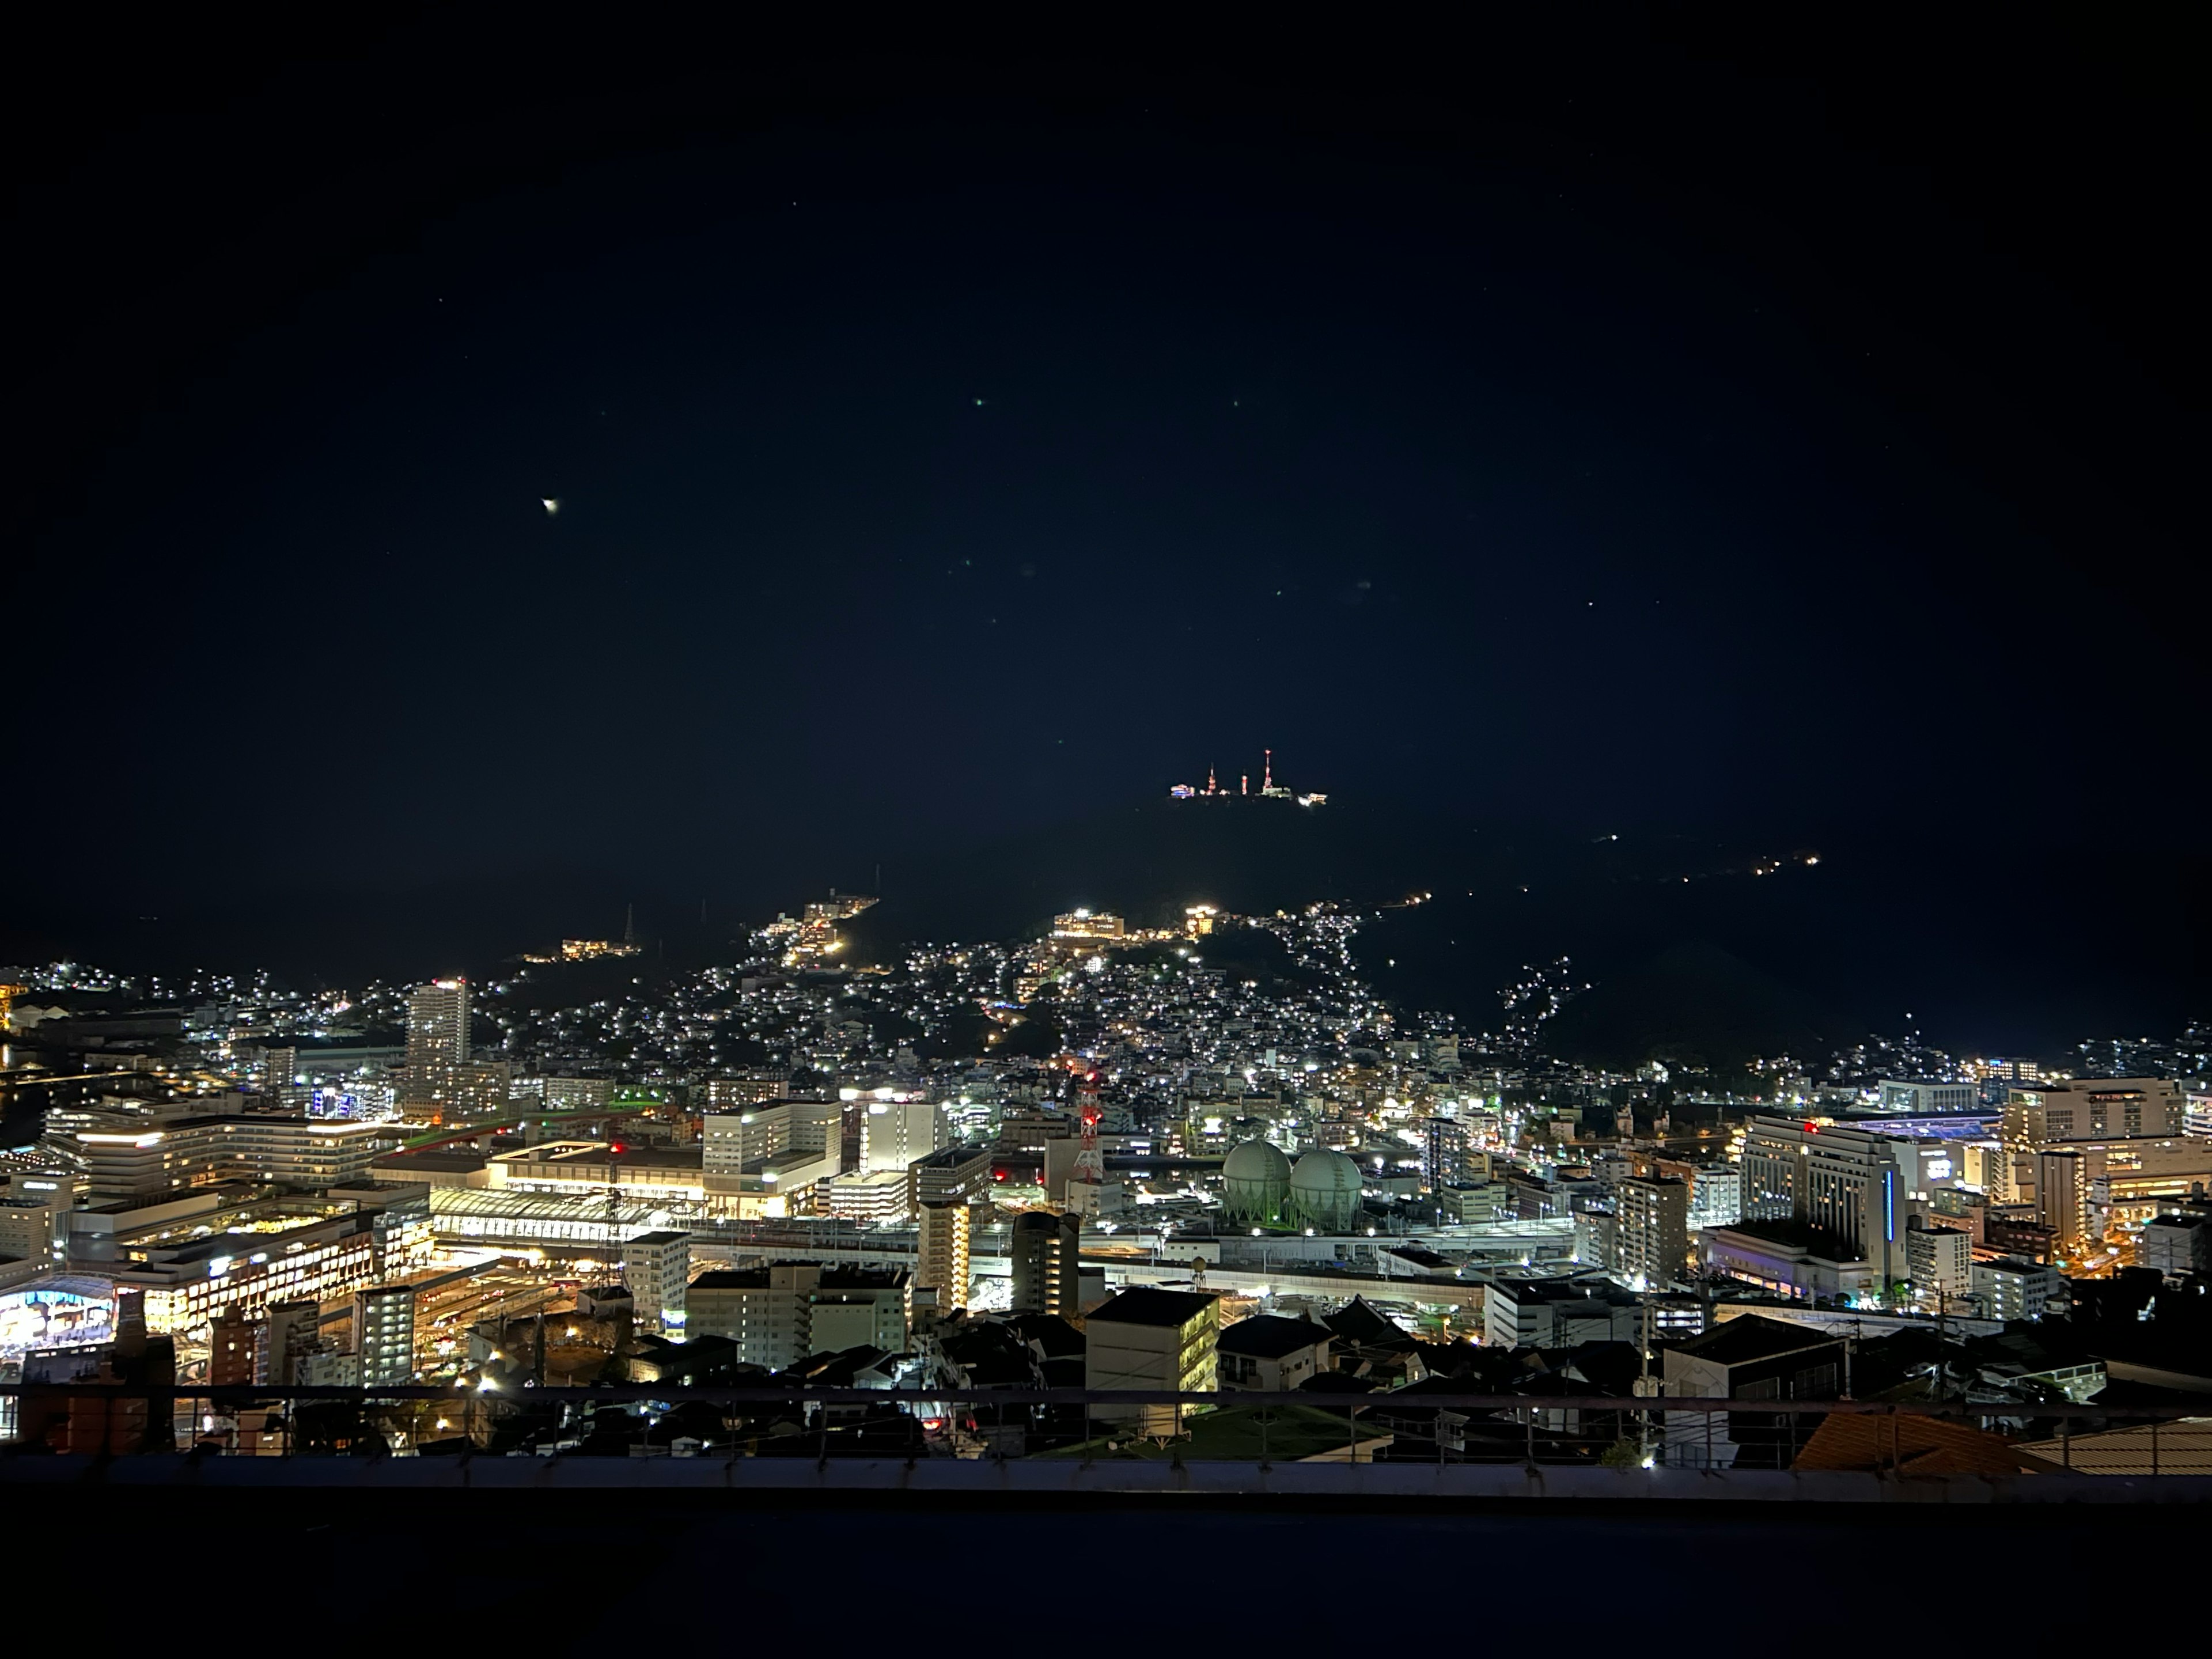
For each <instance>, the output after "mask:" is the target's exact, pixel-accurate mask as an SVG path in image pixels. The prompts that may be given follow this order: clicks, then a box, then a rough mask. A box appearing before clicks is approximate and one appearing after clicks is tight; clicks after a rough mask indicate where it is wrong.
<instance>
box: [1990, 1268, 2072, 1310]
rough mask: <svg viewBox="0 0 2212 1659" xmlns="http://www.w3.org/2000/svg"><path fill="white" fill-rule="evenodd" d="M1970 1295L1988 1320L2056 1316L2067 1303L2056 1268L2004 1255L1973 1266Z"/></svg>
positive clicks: (2064, 1285)
mask: <svg viewBox="0 0 2212 1659" xmlns="http://www.w3.org/2000/svg"><path fill="white" fill-rule="evenodd" d="M1973 1276H1974V1295H1975V1297H1977V1298H1978V1300H1979V1301H1980V1303H1981V1304H1982V1312H1983V1313H1984V1315H1985V1316H1987V1317H1989V1318H1990V1319H2041V1318H2043V1317H2044V1316H2045V1315H2051V1316H2063V1315H2064V1314H2065V1312H2066V1311H2067V1310H2068V1308H2069V1306H2070V1305H2071V1298H2070V1297H2069V1296H2068V1295H2067V1291H2066V1279H2065V1277H2064V1276H2063V1274H2061V1273H2059V1271H2058V1270H2057V1268H2056V1267H2043V1266H2040V1265H2039V1264H2038V1263H2036V1262H2033V1261H2016V1260H2014V1259H2012V1258H2010V1257H2007V1258H2006V1259H2005V1260H2003V1261H1977V1262H1975V1263H1974V1265H1973Z"/></svg>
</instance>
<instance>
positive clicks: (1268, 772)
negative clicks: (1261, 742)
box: [1260, 749, 1275, 795]
mask: <svg viewBox="0 0 2212 1659" xmlns="http://www.w3.org/2000/svg"><path fill="white" fill-rule="evenodd" d="M1260 752H1261V754H1263V755H1265V756H1266V757H1267V767H1266V769H1264V770H1263V771H1262V772H1261V774H1260V793H1261V794H1263V795H1264V794H1266V793H1267V792H1268V791H1269V790H1270V789H1273V787H1275V751H1274V750H1272V749H1263V750H1261V751H1260Z"/></svg>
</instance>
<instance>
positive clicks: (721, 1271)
mask: <svg viewBox="0 0 2212 1659" xmlns="http://www.w3.org/2000/svg"><path fill="white" fill-rule="evenodd" d="M691 1288H692V1289H693V1290H694V1291H764V1290H766V1289H767V1288H768V1269H767V1268H765V1267H715V1268H713V1269H710V1270H709V1271H708V1272H706V1273H701V1274H700V1275H699V1276H698V1277H697V1278H696V1279H693V1280H692V1281H691Z"/></svg>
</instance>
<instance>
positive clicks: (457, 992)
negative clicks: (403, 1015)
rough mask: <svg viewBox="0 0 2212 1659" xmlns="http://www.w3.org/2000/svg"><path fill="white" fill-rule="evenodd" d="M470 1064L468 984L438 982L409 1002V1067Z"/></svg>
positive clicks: (419, 990) (422, 988)
mask: <svg viewBox="0 0 2212 1659" xmlns="http://www.w3.org/2000/svg"><path fill="white" fill-rule="evenodd" d="M468 1060H469V982H468V981H466V980H465V979H437V980H432V981H430V982H429V983H428V985H420V986H417V987H416V988H415V991H414V994H412V995H411V996H410V997H409V998H408V999H407V1064H408V1066H410V1068H411V1067H414V1066H438V1065H444V1066H465V1065H466V1064H468Z"/></svg>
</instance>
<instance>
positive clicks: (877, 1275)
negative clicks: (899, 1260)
mask: <svg viewBox="0 0 2212 1659" xmlns="http://www.w3.org/2000/svg"><path fill="white" fill-rule="evenodd" d="M907 1279H908V1269H907V1268H904V1267H851V1266H848V1267H824V1268H823V1270H822V1279H821V1285H820V1288H821V1289H823V1290H825V1291H895V1290H897V1289H898V1288H899V1287H900V1286H901V1285H904V1284H905V1283H906V1281H907ZM693 1282H694V1283H696V1282H697V1281H696V1280H694V1281H693Z"/></svg>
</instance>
